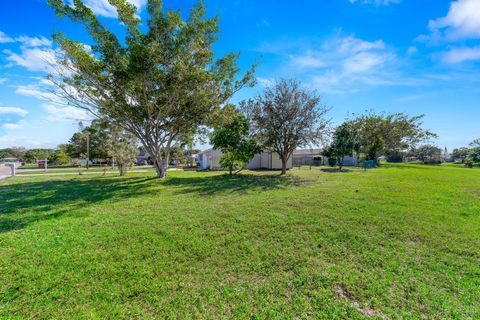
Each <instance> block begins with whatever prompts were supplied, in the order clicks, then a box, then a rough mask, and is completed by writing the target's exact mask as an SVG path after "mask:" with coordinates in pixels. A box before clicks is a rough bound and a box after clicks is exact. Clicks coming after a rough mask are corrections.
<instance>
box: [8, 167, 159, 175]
mask: <svg viewBox="0 0 480 320" xmlns="http://www.w3.org/2000/svg"><path fill="white" fill-rule="evenodd" d="M130 170H132V171H138V170H141V171H151V172H154V171H155V169H154V168H151V167H134V168H131V169H130ZM79 171H80V172H81V173H85V174H86V173H92V172H95V173H103V172H108V173H115V172H118V169H117V168H114V169H112V168H111V167H103V168H98V167H97V168H95V167H94V168H90V169H88V170H87V169H85V168H80V169H79V168H65V169H47V171H45V170H43V169H39V170H30V169H27V170H22V169H20V170H17V174H18V175H27V174H52V173H78V172H79Z"/></svg>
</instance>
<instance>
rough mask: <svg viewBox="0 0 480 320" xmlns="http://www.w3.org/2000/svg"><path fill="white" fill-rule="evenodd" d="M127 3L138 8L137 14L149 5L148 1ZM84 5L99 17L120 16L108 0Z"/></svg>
mask: <svg viewBox="0 0 480 320" xmlns="http://www.w3.org/2000/svg"><path fill="white" fill-rule="evenodd" d="M127 2H129V3H131V4H133V5H134V6H135V7H136V8H137V12H140V11H141V10H142V9H143V7H145V5H146V4H147V0H127ZM83 3H84V4H85V6H87V7H89V8H90V9H91V10H92V11H93V13H95V14H96V15H98V16H102V17H106V18H116V17H117V16H118V14H117V11H116V9H115V8H114V7H113V6H112V5H110V3H108V0H84V1H83ZM70 4H72V5H73V2H72V1H70Z"/></svg>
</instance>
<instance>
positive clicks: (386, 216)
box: [0, 165, 480, 319]
mask: <svg viewBox="0 0 480 320" xmlns="http://www.w3.org/2000/svg"><path fill="white" fill-rule="evenodd" d="M479 301H480V170H469V169H464V168H454V167H429V166H422V165H392V166H382V167H381V168H378V169H373V170H370V171H363V170H353V171H348V172H341V173H340V172H332V171H331V170H324V171H322V170H319V169H318V168H315V169H313V170H309V169H308V168H302V169H294V170H292V171H290V173H289V177H288V178H280V177H278V176H277V173H275V172H244V173H243V174H242V175H239V176H235V177H229V176H226V175H224V174H223V173H221V172H183V171H175V172H170V176H169V178H168V180H166V181H158V180H156V179H154V178H153V174H152V173H131V174H129V175H128V176H127V177H125V178H120V177H118V176H112V175H110V176H106V177H101V176H95V177H92V176H55V177H46V176H45V177H21V178H20V177H19V178H11V179H8V180H6V181H4V182H0V318H2V319H10V318H17V319H27V318H36V319H132V318H142V319H148V318H151V319H221V318H238V319H273V318H275V319H277V318H280V319H317V318H324V319H335V318H358V319H362V318H385V319H388V318H392V319H393V318H406V319H408V318H409V319H418V318H429V319H433V318H436V319H445V318H458V319H466V318H471V319H474V318H480V304H479Z"/></svg>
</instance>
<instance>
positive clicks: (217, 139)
mask: <svg viewBox="0 0 480 320" xmlns="http://www.w3.org/2000/svg"><path fill="white" fill-rule="evenodd" d="M249 131H250V126H249V123H248V120H247V118H246V117H245V116H244V115H237V116H236V118H234V119H233V121H232V122H231V123H229V124H227V125H225V126H224V127H222V128H219V129H217V130H215V131H214V132H213V134H212V137H211V139H210V141H211V143H212V144H213V147H214V148H215V149H218V150H221V151H222V153H223V155H222V158H221V159H220V164H221V165H222V167H223V168H226V169H228V171H229V173H230V175H232V174H233V170H238V171H240V170H242V169H243V168H245V166H246V164H247V163H248V162H249V161H250V160H251V159H252V158H253V157H254V156H255V154H257V153H260V152H261V151H262V150H261V148H260V146H259V145H258V144H257V142H256V141H255V140H253V139H251V138H250V136H249ZM238 171H237V172H238Z"/></svg>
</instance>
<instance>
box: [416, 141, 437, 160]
mask: <svg viewBox="0 0 480 320" xmlns="http://www.w3.org/2000/svg"><path fill="white" fill-rule="evenodd" d="M412 154H413V155H414V156H415V157H416V158H417V159H419V160H420V161H422V162H423V163H439V162H440V158H441V155H442V149H440V148H439V147H437V146H434V145H430V144H426V145H423V146H420V147H418V148H416V149H414V151H413V153H412Z"/></svg>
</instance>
